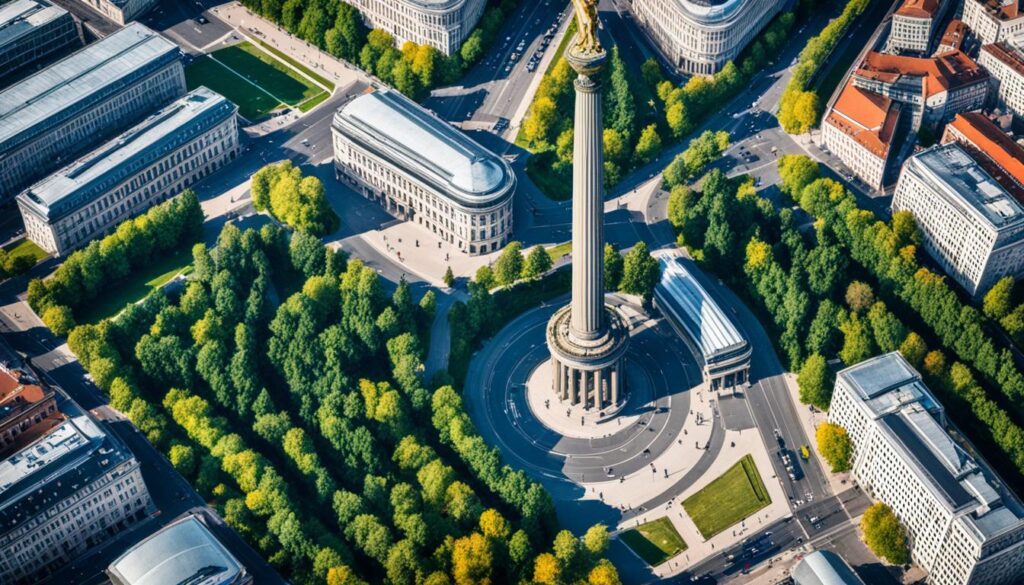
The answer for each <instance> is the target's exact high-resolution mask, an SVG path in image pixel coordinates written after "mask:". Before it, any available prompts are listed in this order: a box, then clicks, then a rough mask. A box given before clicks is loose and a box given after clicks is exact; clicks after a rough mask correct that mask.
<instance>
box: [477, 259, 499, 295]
mask: <svg viewBox="0 0 1024 585" xmlns="http://www.w3.org/2000/svg"><path fill="white" fill-rule="evenodd" d="M473 282H475V283H477V284H479V285H480V286H482V287H483V288H484V289H491V288H494V287H495V286H497V284H498V280H497V279H496V278H495V277H494V269H493V268H491V267H490V266H488V265H486V264H485V265H483V266H481V267H480V268H477V269H476V274H475V275H474V276H473Z"/></svg>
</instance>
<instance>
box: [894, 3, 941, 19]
mask: <svg viewBox="0 0 1024 585" xmlns="http://www.w3.org/2000/svg"><path fill="white" fill-rule="evenodd" d="M941 5H942V1H941V0H903V3H902V4H900V7H899V8H897V9H896V15H897V16H906V17H909V18H931V17H933V16H935V13H936V12H938V10H939V7H940V6H941Z"/></svg>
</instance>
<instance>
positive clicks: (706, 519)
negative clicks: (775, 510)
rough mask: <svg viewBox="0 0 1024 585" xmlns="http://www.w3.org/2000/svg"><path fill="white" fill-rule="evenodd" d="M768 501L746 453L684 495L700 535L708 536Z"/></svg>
mask: <svg viewBox="0 0 1024 585" xmlns="http://www.w3.org/2000/svg"><path fill="white" fill-rule="evenodd" d="M771 501H772V500H771V498H770V497H769V496H768V490H767V489H765V487H764V483H762V482H761V475H760V474H759V473H758V472H757V465H755V464H754V458H753V457H751V456H750V455H746V456H744V457H743V459H740V460H739V461H738V462H737V463H736V465H733V466H732V467H730V468H729V470H728V471H726V472H725V473H723V474H722V475H721V476H720V477H718V478H717V479H715V480H714V481H712V482H711V483H709V484H708V485H707V486H705V487H704V488H703V489H701V490H700V491H698V492H697V493H695V494H693V495H692V496H690V497H688V498H686V500H685V501H684V502H683V509H685V510H686V513H687V514H689V516H690V519H691V520H693V523H694V524H695V525H696V526H697V530H700V533H701V535H702V536H703V537H704V538H711V537H712V536H714V535H716V534H718V533H719V532H722V531H723V530H725V529H726V528H729V527H730V526H732V525H733V524H736V523H737V522H739V521H740V520H742V519H744V518H746V517H747V516H750V515H751V514H753V513H754V512H756V511H758V510H760V509H761V508H764V507H765V506H767V505H768V504H770V503H771Z"/></svg>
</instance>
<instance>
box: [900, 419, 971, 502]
mask: <svg viewBox="0 0 1024 585" xmlns="http://www.w3.org/2000/svg"><path fill="white" fill-rule="evenodd" d="M881 422H882V424H883V426H885V428H887V429H888V430H889V431H890V432H892V433H893V435H895V437H896V439H897V440H898V441H899V443H900V445H902V447H903V448H904V449H906V451H907V452H908V453H909V454H910V456H911V457H913V458H914V461H916V462H917V464H918V467H919V468H920V469H921V471H923V472H924V473H925V474H926V476H927V477H928V479H929V480H931V483H932V485H933V486H935V487H937V488H939V491H940V492H941V493H942V494H943V495H944V496H945V497H946V500H947V501H948V502H949V503H950V505H951V506H952V507H953V508H954V509H958V508H961V507H963V506H966V505H967V504H969V503H971V501H972V500H973V499H974V498H972V497H971V494H969V493H967V490H965V489H964V488H963V486H961V485H960V482H959V481H957V478H956V477H954V476H953V474H952V473H951V472H950V470H949V469H948V468H947V467H946V466H945V465H944V464H943V462H942V461H940V460H939V457H937V456H936V453H935V452H933V450H932V447H933V445H928V444H926V443H925V442H924V441H923V440H922V439H921V437H919V436H918V434H917V433H916V432H914V430H913V429H912V428H911V427H910V425H909V424H908V423H907V420H906V419H905V418H904V415H903V413H902V412H897V413H893V414H888V415H886V416H884V417H882V418H881ZM946 441H948V442H949V443H950V444H952V441H951V440H950V439H949V438H948V437H946Z"/></svg>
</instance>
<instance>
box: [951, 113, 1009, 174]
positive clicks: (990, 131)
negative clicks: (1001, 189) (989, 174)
mask: <svg viewBox="0 0 1024 585" xmlns="http://www.w3.org/2000/svg"><path fill="white" fill-rule="evenodd" d="M949 126H950V127H952V129H954V130H956V132H958V133H959V134H960V135H961V136H963V142H966V143H967V145H968V146H971V147H973V148H974V149H976V150H977V151H978V152H980V153H981V154H983V155H985V156H986V157H988V158H990V159H991V160H992V162H994V163H995V164H996V165H998V166H999V168H1000V169H1002V170H1003V171H1005V172H1006V174H1007V175H1008V176H1009V177H1011V178H1012V179H1013V180H1014V181H1015V182H1016V183H1017V184H1018V185H1024V147H1022V146H1021V145H1019V144H1017V143H1016V142H1014V141H1013V139H1012V138H1010V137H1009V136H1007V135H1006V134H1004V133H1003V131H1002V130H1000V129H999V127H998V126H996V125H995V124H993V123H992V121H991V120H989V119H988V118H987V117H985V115H984V114H981V113H978V112H967V113H965V114H957V115H956V117H955V118H953V121H952V122H950V123H949ZM955 139H956V138H955V137H954V136H953V135H952V134H951V133H950V130H949V128H947V130H946V133H945V134H943V136H942V142H943V143H946V142H952V141H953V140H955ZM996 179H997V180H998V179H999V177H996ZM1000 182H1002V181H1000Z"/></svg>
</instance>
